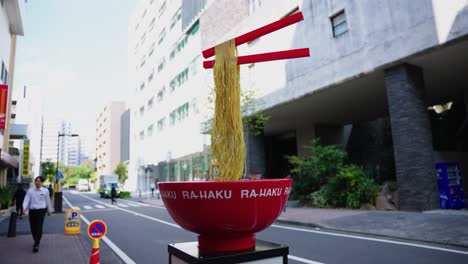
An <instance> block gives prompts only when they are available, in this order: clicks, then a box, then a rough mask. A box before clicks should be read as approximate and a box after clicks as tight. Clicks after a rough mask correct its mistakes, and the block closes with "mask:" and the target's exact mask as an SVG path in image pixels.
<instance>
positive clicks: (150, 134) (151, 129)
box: [148, 125, 154, 137]
mask: <svg viewBox="0 0 468 264" xmlns="http://www.w3.org/2000/svg"><path fill="white" fill-rule="evenodd" d="M153 127H154V126H153V125H150V126H149V127H148V137H151V136H152V135H153Z"/></svg>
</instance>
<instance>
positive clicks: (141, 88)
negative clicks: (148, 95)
mask: <svg viewBox="0 0 468 264" xmlns="http://www.w3.org/2000/svg"><path fill="white" fill-rule="evenodd" d="M143 89H145V82H142V83H141V84H140V91H141V90H143Z"/></svg>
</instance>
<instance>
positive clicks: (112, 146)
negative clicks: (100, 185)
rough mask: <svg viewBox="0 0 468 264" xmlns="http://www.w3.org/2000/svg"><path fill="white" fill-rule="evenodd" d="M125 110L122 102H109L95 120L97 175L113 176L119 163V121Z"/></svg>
mask: <svg viewBox="0 0 468 264" xmlns="http://www.w3.org/2000/svg"><path fill="white" fill-rule="evenodd" d="M125 109H126V107H125V103H124V102H120V101H113V102H110V103H108V104H107V105H106V106H104V108H103V110H102V111H101V112H100V113H99V115H98V117H97V119H96V169H97V175H108V174H114V170H115V168H116V167H117V165H118V164H119V162H120V144H121V142H120V140H121V137H120V133H121V131H120V129H121V123H120V120H121V116H122V113H123V112H124V111H125Z"/></svg>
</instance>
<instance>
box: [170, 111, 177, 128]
mask: <svg viewBox="0 0 468 264" xmlns="http://www.w3.org/2000/svg"><path fill="white" fill-rule="evenodd" d="M170 118H171V126H173V125H175V121H176V119H177V111H172V112H171V114H170Z"/></svg>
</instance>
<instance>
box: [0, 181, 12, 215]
mask: <svg viewBox="0 0 468 264" xmlns="http://www.w3.org/2000/svg"><path fill="white" fill-rule="evenodd" d="M14 193H15V187H13V186H8V187H3V188H0V207H1V208H2V209H6V208H8V206H9V205H11V204H12V203H13V195H14Z"/></svg>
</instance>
